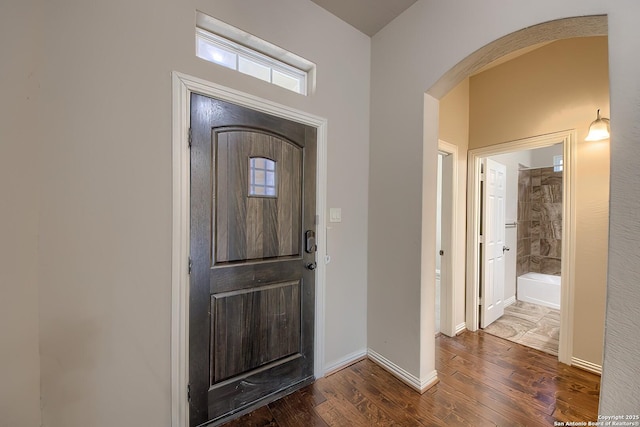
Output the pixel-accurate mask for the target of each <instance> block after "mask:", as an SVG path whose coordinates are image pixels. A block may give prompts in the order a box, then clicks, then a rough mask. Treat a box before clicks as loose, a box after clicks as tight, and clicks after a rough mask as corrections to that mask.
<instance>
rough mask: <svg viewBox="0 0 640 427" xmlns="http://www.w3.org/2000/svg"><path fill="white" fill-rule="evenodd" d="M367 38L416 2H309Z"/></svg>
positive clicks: (394, 0)
mask: <svg viewBox="0 0 640 427" xmlns="http://www.w3.org/2000/svg"><path fill="white" fill-rule="evenodd" d="M311 1H313V2H314V3H315V4H317V5H318V6H320V7H322V8H324V9H326V10H327V11H329V12H331V13H332V14H333V15H335V16H337V17H338V18H340V19H342V20H343V21H345V22H346V23H348V24H351V25H352V26H353V27H355V28H357V29H358V30H360V31H362V32H363V33H365V34H366V35H368V36H369V37H373V35H374V34H375V33H377V32H378V31H380V30H381V29H382V28H383V27H384V26H385V25H387V24H388V23H389V22H391V21H393V20H394V19H395V17H396V16H398V15H400V14H401V13H402V12H404V11H405V10H407V9H408V8H409V6H411V5H412V4H414V3H415V2H416V0H311Z"/></svg>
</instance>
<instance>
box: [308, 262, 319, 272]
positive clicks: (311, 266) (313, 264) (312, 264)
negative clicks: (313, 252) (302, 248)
mask: <svg viewBox="0 0 640 427" xmlns="http://www.w3.org/2000/svg"><path fill="white" fill-rule="evenodd" d="M317 266H318V265H317V264H316V263H315V262H310V263H309V264H307V269H308V270H311V271H313V270H315V269H316V267H317Z"/></svg>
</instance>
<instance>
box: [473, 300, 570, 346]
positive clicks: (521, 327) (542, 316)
mask: <svg viewBox="0 0 640 427" xmlns="http://www.w3.org/2000/svg"><path fill="white" fill-rule="evenodd" d="M484 331H485V332H487V333H489V334H491V335H495V336H497V337H500V338H504V339H507V340H509V341H513V342H517V343H519V344H522V345H526V346H528V347H531V348H535V349H538V350H541V351H544V352H545V353H549V354H552V355H554V356H557V355H558V337H559V335H560V310H555V309H553V308H548V307H543V306H541V305H537V304H531V303H528V302H522V301H516V302H515V303H514V304H511V305H510V306H508V307H506V308H505V309H504V315H503V316H502V317H501V318H499V319H498V320H496V321H495V322H493V323H492V324H490V325H489V326H487V327H486V328H485V329H484Z"/></svg>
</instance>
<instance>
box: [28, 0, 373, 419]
mask: <svg viewBox="0 0 640 427" xmlns="http://www.w3.org/2000/svg"><path fill="white" fill-rule="evenodd" d="M40 7H41V8H42V9H43V14H44V16H46V20H44V22H43V24H44V28H43V31H44V32H45V33H46V34H47V36H46V37H45V39H44V43H43V46H42V47H43V64H44V65H43V68H42V76H43V77H42V115H41V120H42V123H43V128H42V129H43V133H42V135H41V136H42V138H41V143H39V145H38V150H39V152H40V156H39V162H40V163H39V165H40V169H41V172H40V177H39V186H40V189H41V197H40V203H41V207H40V217H39V221H40V247H39V254H38V255H39V271H40V285H39V286H40V298H41V305H40V336H41V340H40V345H41V358H42V359H41V360H42V362H41V368H42V404H43V420H44V425H45V426H46V427H59V426H64V427H75V426H85V425H87V423H90V424H91V425H92V426H95V427H102V426H105V427H106V426H109V427H111V426H116V425H117V426H123V427H125V426H142V425H148V426H151V425H154V426H167V425H169V423H170V408H171V400H170V399H171V398H170V349H171V348H170V345H171V343H170V330H171V268H170V266H171V224H172V218H171V203H172V199H171V196H172V195H171V127H170V123H171V102H172V100H171V72H172V71H174V70H176V71H180V72H182V73H186V74H191V75H195V76H196V77H200V78H203V79H206V80H210V81H213V82H215V83H218V84H221V85H225V86H228V87H231V88H233V89H238V90H242V91H245V92H249V93H251V94H253V95H256V96H259V97H263V98H266V99H269V100H272V101H275V102H278V103H281V104H285V105H287V106H290V107H293V108H298V109H300V110H303V111H306V112H309V113H311V114H315V115H318V116H322V117H326V118H327V119H328V138H329V140H328V195H327V199H328V205H329V206H331V207H341V208H342V218H343V221H342V222H341V223H339V224H333V225H332V227H333V228H332V230H331V231H330V234H329V239H330V241H329V248H330V251H331V256H332V262H331V264H329V265H328V266H327V288H326V311H327V312H326V319H327V320H326V325H325V331H326V354H325V360H326V363H327V364H331V363H332V362H334V361H337V360H340V359H341V358H343V357H345V356H346V355H348V354H351V353H354V352H356V351H362V350H363V349H365V348H366V293H367V290H366V283H367V282H366V280H367V270H366V263H367V259H366V248H367V226H368V224H367V217H368V214H367V197H368V196H367V194H368V187H367V181H368V157H369V156H368V142H369V83H370V82H369V65H370V39H369V38H368V37H366V36H364V35H363V34H362V33H359V32H358V31H356V30H354V29H353V28H351V27H349V26H347V25H346V24H345V23H344V22H342V21H340V20H339V19H337V18H335V17H334V16H332V15H330V14H328V13H327V12H325V11H324V10H323V9H321V8H319V7H318V6H316V5H315V4H313V3H311V2H310V1H307V0H304V1H300V0H274V1H270V2H264V1H262V0H243V1H242V2H238V1H237V0H202V1H186V2H185V1H172V0H163V1H161V2H157V1H150V0H141V1H136V2H130V1H125V0H115V1H112V2H98V1H79V0H56V1H50V2H47V1H41V2H40ZM196 9H198V10H201V11H203V12H204V13H207V14H210V15H212V16H214V17H216V18H218V19H220V20H222V21H224V22H227V23H229V24H231V25H235V26H237V27H239V28H241V29H244V30H246V31H248V32H250V33H252V34H255V35H256V36H258V37H261V38H263V39H266V40H268V41H270V42H272V43H274V44H276V45H278V46H281V47H283V48H285V49H288V50H290V51H292V52H294V53H296V54H298V55H300V56H303V57H305V58H307V59H309V60H311V61H314V62H315V63H316V64H317V66H318V72H317V90H316V92H315V93H314V94H312V95H311V96H309V97H303V96H301V95H298V94H295V93H293V92H289V91H287V90H284V89H282V88H278V87H275V86H272V85H269V84H267V83H265V82H262V81H259V80H257V79H254V78H251V77H249V76H245V75H241V74H238V73H236V72H234V71H231V70H228V69H225V68H222V67H218V66H216V65H213V64H210V63H207V62H204V61H202V60H200V59H197V58H195V55H194V25H195V11H196ZM33 142H39V141H33ZM19 164H20V166H21V167H26V166H28V163H27V161H26V160H23V161H21V162H20V163H19ZM32 211H33V210H31V212H32ZM320 235H322V234H320Z"/></svg>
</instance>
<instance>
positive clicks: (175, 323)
mask: <svg viewBox="0 0 640 427" xmlns="http://www.w3.org/2000/svg"><path fill="white" fill-rule="evenodd" d="M192 92H196V93H200V94H202V95H206V96H210V97H212V98H216V99H220V100H223V101H228V102H232V103H234V104H237V105H241V106H243V107H248V108H251V109H253V110H256V111H260V112H264V113H267V114H271V115H274V116H277V117H282V118H285V119H288V120H292V121H296V122H298V123H303V124H305V125H309V126H312V127H315V128H316V129H317V138H318V141H317V150H318V153H317V155H318V164H317V186H316V194H317V196H316V212H317V219H318V221H317V227H318V229H317V233H318V235H319V236H324V235H325V232H324V230H325V229H326V215H325V212H326V194H327V191H326V189H327V120H326V119H324V118H321V117H317V116H314V115H311V114H307V113H305V112H302V111H299V110H296V109H293V108H289V107H287V106H284V105H280V104H277V103H274V102H271V101H268V100H265V99H261V98H258V97H256V96H253V95H249V94H246V93H242V92H239V91H237V90H233V89H229V88H226V87H224V86H220V85H217V84H215V83H211V82H207V81H205V80H202V79H199V78H196V77H192V76H188V75H186V74H182V73H178V72H176V71H174V72H173V73H172V95H173V100H172V169H173V198H172V205H173V232H172V250H171V426H172V427H188V425H189V404H188V402H187V384H188V381H189V265H188V264H189V261H188V259H189V215H190V214H189V201H190V200H189V176H190V156H189V141H188V139H189V138H188V134H189V121H190V120H189V117H190V97H191V93H192ZM317 245H318V252H317V258H318V267H317V269H316V307H315V310H316V313H315V344H314V345H315V349H314V375H315V377H316V378H320V377H322V376H323V375H324V370H323V367H324V317H325V313H324V307H325V274H326V266H325V262H324V259H325V254H326V244H325V241H324V239H319V240H318V241H317Z"/></svg>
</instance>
